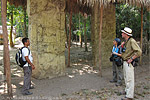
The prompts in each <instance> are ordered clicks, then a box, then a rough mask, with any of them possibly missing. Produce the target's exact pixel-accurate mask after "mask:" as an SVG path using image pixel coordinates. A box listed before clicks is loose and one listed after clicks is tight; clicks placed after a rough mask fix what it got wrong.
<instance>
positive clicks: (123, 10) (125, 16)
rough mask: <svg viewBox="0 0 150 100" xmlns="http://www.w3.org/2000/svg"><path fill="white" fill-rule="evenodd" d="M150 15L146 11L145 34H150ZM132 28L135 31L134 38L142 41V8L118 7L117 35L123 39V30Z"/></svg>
mask: <svg viewBox="0 0 150 100" xmlns="http://www.w3.org/2000/svg"><path fill="white" fill-rule="evenodd" d="M149 15H150V13H149V12H147V11H146V9H144V13H143V24H144V25H143V30H144V31H143V34H144V35H146V34H150V32H149V26H150V18H149ZM124 27H130V28H131V29H132V31H133V37H134V38H136V39H140V34H141V8H138V7H131V6H129V5H127V4H126V5H116V32H117V33H116V34H117V37H121V29H123V28H124Z"/></svg>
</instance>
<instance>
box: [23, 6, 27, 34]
mask: <svg viewBox="0 0 150 100" xmlns="http://www.w3.org/2000/svg"><path fill="white" fill-rule="evenodd" d="M23 12H24V23H23V24H24V25H23V26H24V28H23V37H28V35H27V32H26V30H27V26H26V22H27V20H26V6H24V7H23Z"/></svg>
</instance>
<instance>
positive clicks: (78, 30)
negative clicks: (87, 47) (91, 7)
mask: <svg viewBox="0 0 150 100" xmlns="http://www.w3.org/2000/svg"><path fill="white" fill-rule="evenodd" d="M66 17H67V18H68V19H69V16H66ZM67 25H68V27H69V20H67ZM90 25H91V22H90V16H88V17H87V19H86V34H87V39H90V34H91V29H90V27H91V26H90ZM68 30H69V28H68ZM72 33H73V36H72V39H74V37H75V35H77V36H80V35H84V16H82V15H81V14H74V15H73V16H72Z"/></svg>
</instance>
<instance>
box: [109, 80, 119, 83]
mask: <svg viewBox="0 0 150 100" xmlns="http://www.w3.org/2000/svg"><path fill="white" fill-rule="evenodd" d="M109 82H110V83H115V82H117V81H116V80H110V81H109Z"/></svg>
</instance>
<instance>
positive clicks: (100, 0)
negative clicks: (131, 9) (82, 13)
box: [70, 0, 150, 9]
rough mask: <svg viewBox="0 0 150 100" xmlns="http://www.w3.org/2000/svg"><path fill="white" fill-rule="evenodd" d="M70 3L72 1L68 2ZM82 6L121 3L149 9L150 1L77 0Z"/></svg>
mask: <svg viewBox="0 0 150 100" xmlns="http://www.w3.org/2000/svg"><path fill="white" fill-rule="evenodd" d="M70 1H72V0H70ZM77 2H80V3H82V4H87V5H88V6H93V5H94V3H99V5H100V6H101V5H104V6H107V5H109V4H110V3H122V4H129V5H131V6H138V7H141V6H144V7H146V8H148V9H150V0H77Z"/></svg>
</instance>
